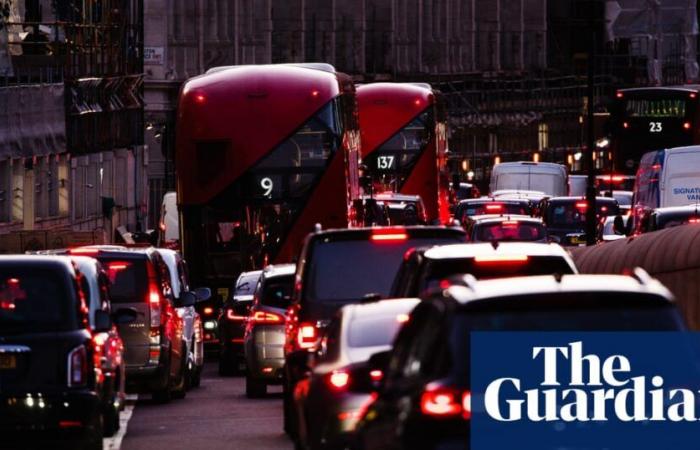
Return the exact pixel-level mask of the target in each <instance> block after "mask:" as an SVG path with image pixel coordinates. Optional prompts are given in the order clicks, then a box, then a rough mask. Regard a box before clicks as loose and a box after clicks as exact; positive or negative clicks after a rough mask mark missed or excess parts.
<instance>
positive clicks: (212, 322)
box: [204, 320, 216, 330]
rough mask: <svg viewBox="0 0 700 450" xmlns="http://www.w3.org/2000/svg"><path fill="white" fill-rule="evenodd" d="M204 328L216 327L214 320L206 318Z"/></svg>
mask: <svg viewBox="0 0 700 450" xmlns="http://www.w3.org/2000/svg"><path fill="white" fill-rule="evenodd" d="M204 329H205V330H214V329H216V322H214V321H211V320H208V321H206V322H204Z"/></svg>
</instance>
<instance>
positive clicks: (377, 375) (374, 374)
mask: <svg viewBox="0 0 700 450" xmlns="http://www.w3.org/2000/svg"><path fill="white" fill-rule="evenodd" d="M369 378H370V379H371V380H372V381H382V378H384V372H382V371H381V370H379V369H374V370H370V372H369Z"/></svg>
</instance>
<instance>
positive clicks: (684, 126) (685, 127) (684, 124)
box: [683, 122, 690, 130]
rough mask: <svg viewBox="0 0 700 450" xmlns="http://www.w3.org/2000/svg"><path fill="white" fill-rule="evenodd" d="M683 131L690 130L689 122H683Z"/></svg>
mask: <svg viewBox="0 0 700 450" xmlns="http://www.w3.org/2000/svg"><path fill="white" fill-rule="evenodd" d="M683 129H684V130H690V122H683Z"/></svg>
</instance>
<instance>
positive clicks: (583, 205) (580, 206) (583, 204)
mask: <svg viewBox="0 0 700 450" xmlns="http://www.w3.org/2000/svg"><path fill="white" fill-rule="evenodd" d="M576 208H577V209H586V208H588V202H576Z"/></svg>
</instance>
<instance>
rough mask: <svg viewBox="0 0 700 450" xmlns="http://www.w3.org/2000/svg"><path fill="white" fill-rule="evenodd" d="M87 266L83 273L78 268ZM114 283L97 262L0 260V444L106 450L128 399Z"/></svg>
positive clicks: (129, 316) (121, 315) (125, 314)
mask: <svg viewBox="0 0 700 450" xmlns="http://www.w3.org/2000/svg"><path fill="white" fill-rule="evenodd" d="M79 266H80V267H82V268H83V269H84V270H85V272H84V273H82V272H80V270H79V269H78V267H79ZM108 284H109V283H108V281H107V279H106V277H105V275H104V274H103V273H101V272H100V268H99V267H98V266H97V265H96V264H95V262H94V261H92V262H90V261H80V260H78V261H72V260H71V259H70V258H67V257H56V256H0V436H2V437H1V441H0V447H2V446H10V447H15V446H16V447H21V448H27V447H29V446H30V444H31V446H33V445H39V446H40V447H43V448H54V447H55V446H56V443H57V442H58V443H60V444H65V445H66V446H69V447H72V448H88V449H101V448H102V437H103V436H104V435H111V434H114V433H115V432H116V431H117V429H118V422H116V423H115V418H116V419H118V415H119V414H118V413H119V409H120V408H121V407H122V405H123V400H124V384H123V383H124V377H123V373H124V372H123V366H122V364H121V359H122V346H121V341H120V340H119V336H118V335H117V334H116V331H115V329H114V322H113V319H114V321H115V322H118V323H121V324H122V325H124V324H126V323H127V322H129V321H133V320H134V319H135V317H136V312H135V311H133V310H127V309H120V310H118V311H110V308H111V304H110V299H109V293H108Z"/></svg>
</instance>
